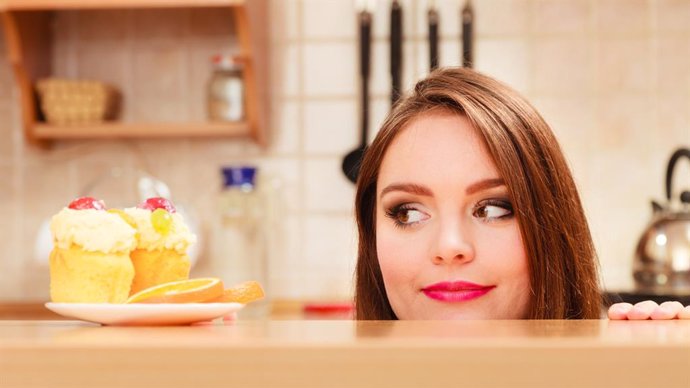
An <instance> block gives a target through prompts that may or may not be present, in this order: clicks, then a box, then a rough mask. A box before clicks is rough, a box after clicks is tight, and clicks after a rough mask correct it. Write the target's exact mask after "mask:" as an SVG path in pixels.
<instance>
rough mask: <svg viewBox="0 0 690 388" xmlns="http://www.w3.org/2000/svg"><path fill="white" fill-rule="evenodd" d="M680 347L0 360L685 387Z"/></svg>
mask: <svg viewBox="0 0 690 388" xmlns="http://www.w3.org/2000/svg"><path fill="white" fill-rule="evenodd" d="M687 355H688V350H687V349H680V348H657V349H656V351H651V352H650V350H649V349H646V348H633V349H627V348H626V349H625V351H621V349H618V348H603V349H578V348H569V349H549V348H501V349H500V352H497V349H496V348H490V347H489V348H477V349H472V352H463V351H462V350H461V349H457V348H453V347H446V348H443V347H437V346H433V347H432V346H427V347H415V348H405V349H397V348H395V347H391V346H387V347H369V346H357V347H338V346H330V347H325V348H323V347H318V348H316V347H315V348H300V347H295V346H292V347H269V348H267V347H246V348H232V349H230V348H215V349H214V348H210V349H188V348H185V349H174V348H173V349H166V350H165V351H160V349H137V350H127V349H117V348H115V349H113V348H110V349H105V348H104V349H99V350H94V349H73V350H71V351H69V352H65V350H63V349H16V350H13V351H12V357H11V359H10V358H9V357H7V358H6V359H5V360H3V361H0V369H2V370H3V371H5V373H3V375H4V376H3V378H4V379H5V382H6V383H7V384H8V386H12V387H15V386H17V387H21V386H42V385H43V384H44V386H66V385H69V384H74V383H77V382H78V384H79V385H80V386H89V385H94V386H99V387H102V386H105V387H107V386H170V387H182V386H221V385H227V384H232V385H233V386H242V387H259V386H264V387H265V386H298V385H299V386H333V387H345V386H350V387H351V386H358V387H369V386H378V387H380V386H410V385H416V386H440V385H441V384H443V385H449V386H460V385H462V386H481V387H486V386H533V387H547V386H621V387H622V386H634V387H660V386H663V387H685V386H686V385H685V384H686V383H687V374H686V371H687V370H688V368H689V367H690V361H688V360H690V359H688V358H687ZM56 360H62V361H60V362H56ZM86 366H88V367H86ZM36 371H40V373H36ZM219 384H221V385H219Z"/></svg>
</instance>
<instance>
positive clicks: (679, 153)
mask: <svg viewBox="0 0 690 388" xmlns="http://www.w3.org/2000/svg"><path fill="white" fill-rule="evenodd" d="M683 156H685V157H687V158H688V161H690V148H679V149H677V150H676V151H675V152H674V153H673V155H671V160H669V161H668V168H667V169H666V199H667V200H669V201H670V200H671V194H672V191H671V184H672V183H673V168H674V167H675V166H676V162H677V161H678V159H680V158H681V157H683Z"/></svg>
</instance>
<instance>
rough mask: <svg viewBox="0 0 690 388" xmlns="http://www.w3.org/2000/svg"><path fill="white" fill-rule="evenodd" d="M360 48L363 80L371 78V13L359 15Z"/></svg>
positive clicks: (364, 12) (363, 12)
mask: <svg viewBox="0 0 690 388" xmlns="http://www.w3.org/2000/svg"><path fill="white" fill-rule="evenodd" d="M359 47H360V50H361V51H360V55H359V58H360V61H361V62H360V67H359V68H360V73H361V75H362V77H363V78H369V72H370V69H369V57H370V56H371V13H369V12H367V11H362V12H360V13H359Z"/></svg>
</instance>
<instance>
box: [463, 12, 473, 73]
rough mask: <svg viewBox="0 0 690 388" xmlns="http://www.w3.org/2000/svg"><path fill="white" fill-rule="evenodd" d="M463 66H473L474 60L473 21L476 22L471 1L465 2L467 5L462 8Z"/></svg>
mask: <svg viewBox="0 0 690 388" xmlns="http://www.w3.org/2000/svg"><path fill="white" fill-rule="evenodd" d="M461 16H462V66H463V67H469V68H471V67H472V63H473V62H474V60H473V58H472V41H473V40H474V39H473V34H474V31H473V22H474V12H473V11H472V5H471V4H470V1H469V0H467V2H465V6H464V7H463V9H462V14H461Z"/></svg>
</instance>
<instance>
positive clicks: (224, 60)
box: [211, 54, 242, 70]
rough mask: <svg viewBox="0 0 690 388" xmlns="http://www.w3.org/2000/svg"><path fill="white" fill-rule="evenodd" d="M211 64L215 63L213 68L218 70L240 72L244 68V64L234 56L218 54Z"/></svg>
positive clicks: (213, 57) (212, 58)
mask: <svg viewBox="0 0 690 388" xmlns="http://www.w3.org/2000/svg"><path fill="white" fill-rule="evenodd" d="M211 62H213V66H214V67H215V68H217V69H223V70H239V69H241V68H242V63H241V62H239V61H238V60H236V59H235V57H233V56H232V55H222V54H216V55H214V56H212V57H211Z"/></svg>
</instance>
